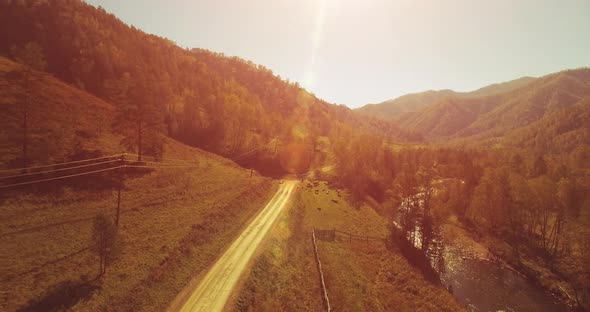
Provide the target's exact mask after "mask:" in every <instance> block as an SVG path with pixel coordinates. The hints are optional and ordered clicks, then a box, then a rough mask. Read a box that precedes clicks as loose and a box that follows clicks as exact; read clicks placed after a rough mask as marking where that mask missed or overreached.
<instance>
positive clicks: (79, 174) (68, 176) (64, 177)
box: [0, 165, 125, 189]
mask: <svg viewBox="0 0 590 312" xmlns="http://www.w3.org/2000/svg"><path fill="white" fill-rule="evenodd" d="M124 167H125V165H123V166H117V167H111V168H106V169H100V170H94V171H89V172H83V173H76V174H70V175H66V176H60V177H55V178H49V179H42V180H35V181H28V182H21V183H14V184H8V185H1V186H0V189H3V188H8V187H13V186H21V185H28V184H34V183H41V182H48V181H55V180H60V179H67V178H73V177H79V176H83V175H89V174H94V173H99V172H104V171H109V170H115V169H119V168H124Z"/></svg>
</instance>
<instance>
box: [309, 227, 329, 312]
mask: <svg viewBox="0 0 590 312" xmlns="http://www.w3.org/2000/svg"><path fill="white" fill-rule="evenodd" d="M315 233H316V231H315V229H312V230H311V238H312V241H313V251H314V254H315V261H316V264H317V266H318V271H319V272H320V282H321V284H322V301H323V302H324V305H325V307H326V311H328V312H331V311H332V308H331V307H330V299H328V290H326V282H325V281H324V271H323V270H322V262H321V261H320V256H319V254H318V243H317V241H316V235H315ZM324 234H325V233H323V234H322V235H324Z"/></svg>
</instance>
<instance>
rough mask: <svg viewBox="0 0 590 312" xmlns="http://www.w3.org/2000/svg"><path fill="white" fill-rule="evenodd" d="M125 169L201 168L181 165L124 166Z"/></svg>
mask: <svg viewBox="0 0 590 312" xmlns="http://www.w3.org/2000/svg"><path fill="white" fill-rule="evenodd" d="M123 167H126V168H199V166H196V165H192V166H190V165H185V166H181V165H163V166H149V165H145V166H143V165H124V166H123Z"/></svg>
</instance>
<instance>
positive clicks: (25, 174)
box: [0, 159, 121, 180]
mask: <svg viewBox="0 0 590 312" xmlns="http://www.w3.org/2000/svg"><path fill="white" fill-rule="evenodd" d="M117 161H121V160H120V159H114V160H107V161H101V162H97V163H94V164H89V165H80V166H73V167H67V168H59V169H53V170H45V171H39V172H29V173H23V174H15V175H10V176H4V177H0V180H4V179H11V178H19V177H26V176H31V175H37V174H44V173H54V172H58V171H65V170H72V169H79V168H85V167H92V166H98V165H103V164H108V163H112V162H117Z"/></svg>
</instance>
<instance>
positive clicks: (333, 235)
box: [314, 229, 387, 242]
mask: <svg viewBox="0 0 590 312" xmlns="http://www.w3.org/2000/svg"><path fill="white" fill-rule="evenodd" d="M314 231H315V236H316V238H317V239H319V240H322V241H327V242H335V241H337V240H339V241H348V242H352V241H353V240H357V241H359V240H360V241H365V242H369V241H381V242H385V241H387V239H386V238H384V237H376V236H367V235H358V234H352V233H348V232H344V231H339V230H336V229H330V230H320V229H314Z"/></svg>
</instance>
